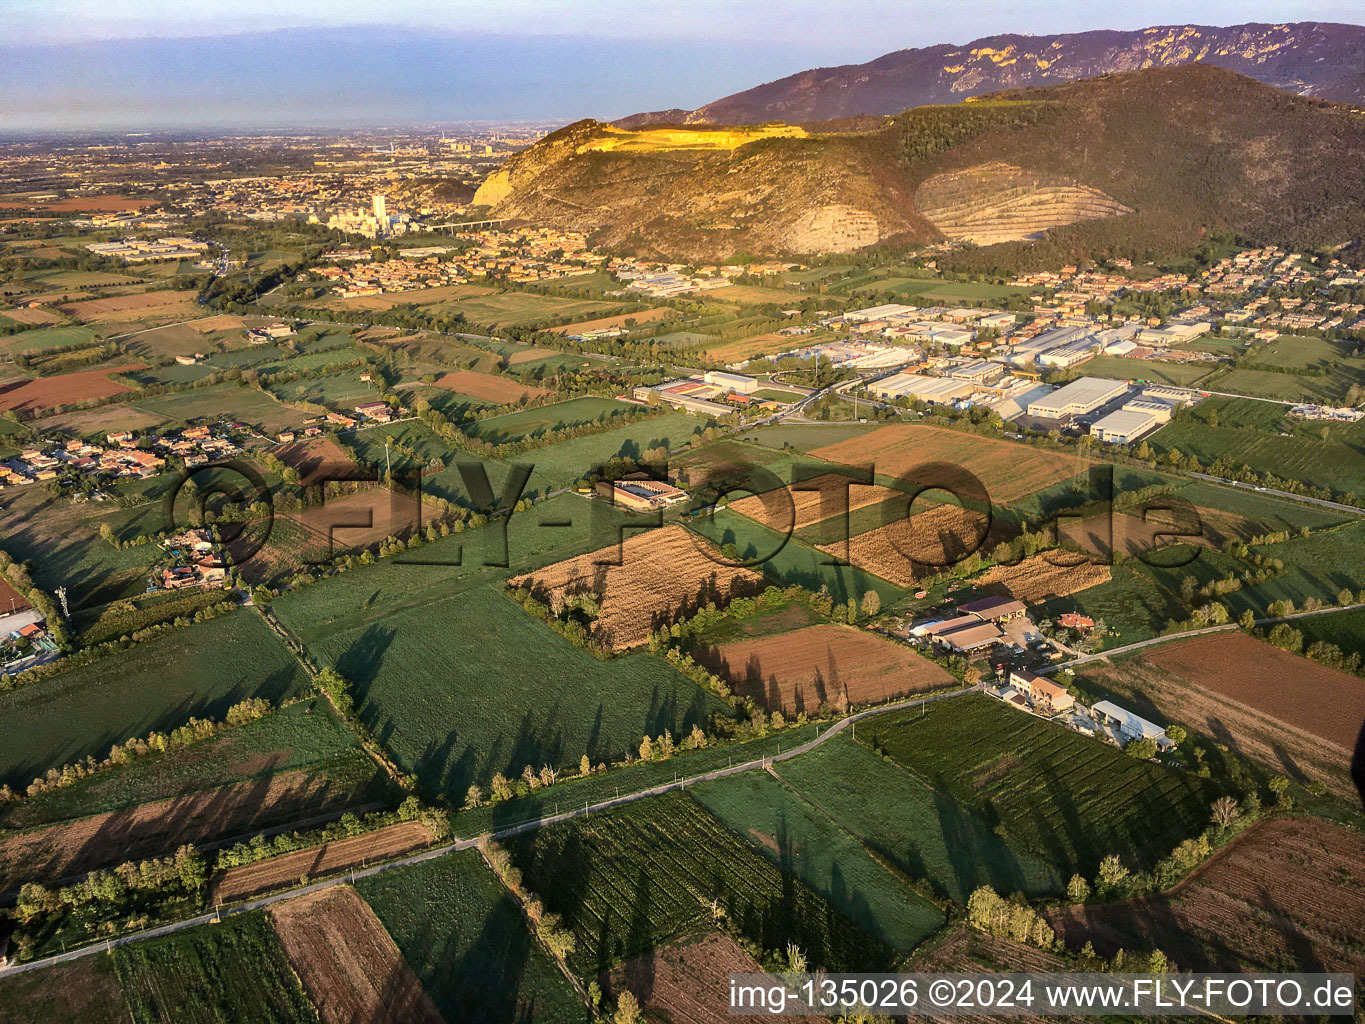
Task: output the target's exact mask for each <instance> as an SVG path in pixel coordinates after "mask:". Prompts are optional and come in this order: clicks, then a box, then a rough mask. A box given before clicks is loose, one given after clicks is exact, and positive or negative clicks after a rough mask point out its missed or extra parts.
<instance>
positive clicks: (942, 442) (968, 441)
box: [811, 424, 1090, 502]
mask: <svg viewBox="0 0 1365 1024" xmlns="http://www.w3.org/2000/svg"><path fill="white" fill-rule="evenodd" d="M811 454H812V455H814V456H815V457H816V458H820V459H826V460H828V461H829V462H835V463H842V464H843V465H848V466H853V465H865V464H866V463H868V462H872V463H873V464H874V465H875V466H876V471H877V473H878V474H880V475H882V476H891V477H897V478H907V477H908V478H909V479H910V480H911V481H912V482H914V483H916V484H927V483H933V482H935V481H932V480H929V479H927V478H925V479H920V478H919V477H917V476H916V474H914V473H913V472H912V471H913V470H914V469H915V468H916V467H918V466H924V465H927V464H929V463H932V462H946V463H949V464H950V465H953V466H957V467H961V468H963V469H967V470H970V471H971V473H972V474H974V475H975V476H976V478H977V479H978V480H980V481H981V483H982V485H984V487H985V488H986V493H987V494H989V495H990V498H991V500H992V501H998V502H1011V501H1016V500H1018V499H1019V498H1022V497H1024V496H1025V495H1028V494H1032V493H1033V492H1034V491H1040V490H1042V489H1043V488H1044V487H1048V486H1051V485H1052V484H1055V483H1060V482H1061V481H1063V480H1066V479H1068V478H1070V477H1073V476H1075V475H1076V474H1077V473H1082V472H1084V471H1085V469H1086V467H1088V466H1089V465H1090V462H1089V460H1087V459H1083V458H1080V457H1078V456H1074V455H1062V454H1059V453H1057V452H1050V451H1044V450H1042V449H1039V448H1033V447H1030V446H1028V445H1023V444H1015V443H1014V442H1012V441H999V440H996V439H995V438H990V437H980V436H978V435H976V434H968V433H964V432H963V431H959V430H947V429H945V428H942V427H925V426H919V425H908V424H906V425H896V426H890V427H882V428H881V429H880V430H874V431H873V432H872V433H870V434H863V435H862V436H860V437H852V438H849V439H848V440H846V441H840V442H838V443H837V444H831V445H826V446H825V447H823V448H816V449H815V450H814V451H812V452H811ZM962 497H964V498H965V497H968V495H962Z"/></svg>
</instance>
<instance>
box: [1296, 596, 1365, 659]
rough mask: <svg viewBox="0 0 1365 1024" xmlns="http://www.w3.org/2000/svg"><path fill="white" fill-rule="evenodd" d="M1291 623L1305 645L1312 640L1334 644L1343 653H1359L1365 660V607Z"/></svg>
mask: <svg viewBox="0 0 1365 1024" xmlns="http://www.w3.org/2000/svg"><path fill="white" fill-rule="evenodd" d="M1291 625H1292V626H1293V627H1294V628H1295V629H1297V630H1298V631H1299V632H1300V633H1302V634H1303V643H1304V646H1305V647H1308V646H1310V645H1311V644H1312V643H1313V642H1314V641H1316V640H1321V641H1323V642H1324V643H1329V644H1335V645H1336V646H1337V647H1339V648H1340V649H1341V650H1342V652H1343V653H1345V654H1359V655H1360V657H1361V660H1362V661H1365V608H1356V609H1354V610H1352V611H1348V612H1337V613H1334V614H1332V615H1312V616H1309V617H1307V618H1303V619H1295V620H1294V622H1293V623H1291Z"/></svg>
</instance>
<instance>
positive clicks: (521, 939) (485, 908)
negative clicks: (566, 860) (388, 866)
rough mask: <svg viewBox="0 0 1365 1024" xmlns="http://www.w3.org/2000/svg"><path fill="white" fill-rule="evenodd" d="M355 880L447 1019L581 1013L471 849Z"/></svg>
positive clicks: (560, 1021) (552, 1021)
mask: <svg viewBox="0 0 1365 1024" xmlns="http://www.w3.org/2000/svg"><path fill="white" fill-rule="evenodd" d="M356 888H357V890H358V891H359V892H360V895H361V896H363V897H364V898H365V900H366V902H368V903H369V904H370V906H371V907H373V908H374V912H375V913H376V914H377V915H378V916H379V920H380V921H382V922H383V924H384V927H385V928H386V929H388V932H389V934H390V935H392V936H393V940H394V942H395V943H396V944H397V945H398V949H399V951H400V952H401V953H402V954H403V958H404V959H405V960H407V962H408V964H409V966H411V967H412V969H413V972H414V973H415V974H416V975H417V978H418V980H419V981H421V983H422V986H423V988H425V989H426V990H427V994H428V995H430V996H431V998H432V1001H433V1002H435V1004H436V1008H437V1009H438V1010H440V1011H441V1013H442V1015H443V1016H444V1017H445V1019H446V1020H447V1021H452V1022H454V1021H460V1022H465V1021H468V1022H469V1024H502V1022H504V1021H530V1020H533V1019H534V1020H535V1021H536V1022H537V1024H540V1022H545V1024H579V1022H581V1021H583V1020H584V1019H585V1018H586V1016H587V1010H586V1008H585V1007H584V1005H583V1004H582V1002H581V1001H580V1000H579V998H578V994H577V993H576V992H575V991H574V990H573V987H572V986H571V985H570V984H569V982H568V981H567V980H566V979H565V977H564V975H563V974H561V973H560V972H559V968H558V967H556V966H555V964H554V962H553V961H552V960H551V959H550V958H549V956H548V955H547V954H546V953H545V952H544V951H543V950H542V949H541V947H540V946H539V945H537V943H536V941H535V940H534V939H533V938H532V937H531V933H530V932H529V931H528V930H527V925H526V918H525V917H524V915H523V914H522V910H521V908H520V907H519V906H518V905H517V903H516V902H515V901H514V900H513V899H512V897H511V896H509V895H508V894H507V892H506V890H505V889H503V887H502V885H501V883H500V882H498V880H497V878H495V877H494V875H493V873H492V872H491V871H489V870H488V868H487V867H486V866H485V865H484V863H483V861H482V860H480V858H479V855H478V854H477V853H475V852H474V851H473V850H467V851H464V852H462V853H452V854H447V855H446V856H444V857H439V858H437V859H436V860H431V861H427V862H426V863H424V864H418V865H416V866H414V867H407V868H401V869H399V870H397V871H386V872H384V873H383V874H381V875H375V876H373V877H371V878H364V879H361V880H360V882H359V883H358V884H357V885H356Z"/></svg>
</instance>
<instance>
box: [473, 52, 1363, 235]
mask: <svg viewBox="0 0 1365 1024" xmlns="http://www.w3.org/2000/svg"><path fill="white" fill-rule="evenodd" d="M875 124H876V127H875V128H873V129H871V130H864V131H850V130H848V126H847V125H846V124H839V125H837V126H831V127H832V128H837V130H824V129H823V127H822V125H821V124H819V123H807V124H805V125H803V127H802V128H801V129H794V128H789V127H786V126H781V125H765V126H762V127H754V128H748V129H741V128H734V127H731V128H725V129H718V128H709V127H707V126H700V125H698V126H693V127H692V129H691V130H690V131H689V130H685V129H682V128H678V127H674V128H669V129H658V128H647V129H642V130H639V131H624V130H622V129H620V128H619V127H613V126H610V125H605V124H602V123H600V122H597V121H592V120H586V121H579V122H577V123H575V124H572V125H569V126H568V127H566V128H563V129H561V130H560V131H558V132H555V133H554V134H552V135H550V136H547V137H546V138H545V139H543V140H542V141H540V142H539V143H537V144H536V145H535V146H533V147H531V148H530V149H529V150H526V151H525V152H523V153H520V154H518V155H516V156H515V157H513V158H512V159H511V160H509V161H508V162H507V164H506V165H505V167H504V168H503V169H502V170H501V171H500V172H499V173H498V174H497V175H495V176H494V177H493V178H491V179H489V181H488V182H486V183H485V184H484V186H483V187H482V188H481V189H480V190H479V194H478V195H477V196H476V197H475V201H476V202H477V203H480V204H482V205H486V206H489V207H492V208H493V211H494V214H495V215H496V216H500V217H512V218H521V219H525V220H528V221H533V222H536V223H539V224H545V225H553V226H558V227H563V228H571V229H576V230H582V231H587V232H590V233H592V234H593V235H594V236H595V239H596V240H597V241H598V242H600V243H602V244H606V245H614V246H621V247H626V248H630V249H632V250H634V251H638V252H642V253H656V254H662V255H668V256H677V257H692V258H700V259H716V258H723V257H725V256H728V255H730V254H733V253H735V252H751V253H773V254H779V253H786V254H802V253H813V252H837V251H850V250H854V249H859V248H863V247H866V246H869V245H874V244H877V243H882V242H888V241H891V242H897V243H901V242H904V243H912V244H913V243H924V242H932V241H939V240H943V239H965V240H971V241H975V242H977V243H978V244H983V245H984V244H990V243H995V242H1002V241H1008V240H1011V239H1017V240H1031V239H1036V238H1038V237H1040V235H1041V234H1042V233H1044V232H1048V231H1050V230H1054V229H1059V228H1066V227H1067V226H1068V225H1074V227H1070V228H1067V230H1068V231H1069V232H1071V233H1073V234H1075V236H1076V238H1077V239H1078V242H1077V244H1078V245H1082V246H1086V247H1090V248H1110V249H1115V250H1116V251H1120V250H1121V249H1122V248H1123V247H1125V246H1126V247H1129V248H1136V249H1138V250H1139V251H1147V250H1149V249H1151V248H1152V247H1157V248H1170V247H1181V246H1192V245H1195V244H1197V243H1198V241H1199V239H1200V238H1201V237H1202V236H1203V234H1204V233H1205V232H1206V231H1208V230H1210V229H1219V230H1231V231H1235V232H1238V233H1240V234H1243V235H1245V236H1247V237H1249V238H1255V239H1259V240H1264V241H1271V242H1277V243H1280V244H1284V245H1290V246H1304V245H1315V244H1328V243H1340V242H1347V241H1350V240H1352V239H1356V238H1359V237H1360V236H1361V234H1362V226H1365V225H1362V220H1365V182H1362V179H1361V178H1360V175H1359V174H1358V173H1356V171H1355V168H1357V167H1358V166H1359V163H1360V160H1361V158H1362V156H1365V117H1363V116H1362V115H1361V114H1360V113H1359V112H1357V111H1353V110H1351V109H1350V108H1348V107H1345V106H1342V105H1338V104H1331V103H1325V102H1322V101H1318V100H1313V99H1308V98H1303V97H1298V96H1294V95H1291V94H1289V93H1286V92H1282V91H1279V90H1276V89H1272V88H1270V87H1268V86H1265V85H1261V84H1259V83H1257V82H1254V81H1252V80H1251V79H1249V78H1246V77H1244V76H1241V75H1237V74H1233V73H1231V72H1228V71H1224V70H1220V69H1217V68H1213V67H1208V66H1199V65H1196V66H1190V67H1183V68H1171V69H1150V70H1146V71H1137V72H1129V73H1125V74H1118V75H1110V76H1105V77H1102V78H1097V79H1088V80H1085V81H1081V82H1075V83H1070V84H1066V85H1059V86H1051V87H1048V88H1041V89H1019V90H1011V91H1006V92H1000V93H996V94H994V95H992V96H990V97H985V98H979V99H974V100H973V101H971V102H969V103H964V104H957V105H952V106H937V107H920V108H917V109H914V110H909V111H906V112H904V113H901V114H898V115H896V116H894V117H889V118H881V119H878V120H877V121H876V122H875Z"/></svg>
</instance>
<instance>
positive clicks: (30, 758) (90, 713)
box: [0, 611, 308, 786]
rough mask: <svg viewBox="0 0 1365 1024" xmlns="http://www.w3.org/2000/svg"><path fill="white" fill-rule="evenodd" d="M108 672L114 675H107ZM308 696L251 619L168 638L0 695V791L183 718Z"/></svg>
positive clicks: (293, 666)
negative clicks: (260, 700)
mask: <svg viewBox="0 0 1365 1024" xmlns="http://www.w3.org/2000/svg"><path fill="white" fill-rule="evenodd" d="M115 666H117V667H115ZM307 687H308V679H307V677H306V676H305V675H304V672H303V670H302V669H301V668H300V667H299V665H298V662H296V661H295V660H294V658H293V656H292V655H291V654H290V653H289V651H288V650H287V649H286V648H285V646H284V644H283V643H282V642H281V641H280V640H279V639H278V638H277V637H276V636H275V635H274V634H273V633H272V632H271V631H270V629H269V627H268V626H266V625H265V623H264V622H262V621H261V619H260V617H259V616H257V615H256V614H255V613H254V612H250V611H239V612H234V613H232V614H230V615H224V616H222V617H220V618H217V619H213V620H211V621H209V622H205V623H201V624H199V625H196V626H188V627H186V628H184V629H179V630H176V631H174V632H172V633H169V634H167V635H166V636H163V637H159V638H157V639H155V640H150V641H147V642H145V643H142V644H138V645H137V646H136V647H134V648H132V649H131V650H129V651H126V652H124V653H123V654H120V655H117V660H116V661H115V660H114V659H113V658H112V657H111V658H107V659H104V660H100V661H96V662H93V663H91V664H88V665H82V666H80V667H78V668H73V669H71V670H69V671H67V672H63V673H61V674H60V675H58V676H55V677H53V678H51V679H44V680H42V681H40V682H36V683H29V684H28V685H26V686H22V687H19V688H18V689H16V690H12V691H10V692H8V693H0V783H8V784H10V785H12V786H13V785H20V784H23V785H27V784H28V783H29V782H30V781H31V780H32V779H33V778H34V777H35V776H37V775H40V774H42V773H43V772H45V771H46V770H47V769H49V768H57V767H61V766H62V765H65V764H70V763H72V762H74V761H77V760H80V759H83V758H85V757H86V756H94V757H96V758H103V757H105V756H106V755H107V754H108V753H109V748H110V747H111V746H112V745H113V744H115V743H122V742H123V741H124V740H127V739H129V738H131V737H135V736H146V735H147V733H149V732H151V731H152V730H154V729H155V730H167V729H172V728H175V727H176V726H179V725H183V724H184V723H185V721H186V720H187V719H189V718H190V717H191V716H194V717H198V718H206V717H207V718H222V716H223V714H224V713H225V712H226V711H227V709H228V708H229V707H230V706H232V705H233V704H235V703H237V702H238V701H241V700H244V699H246V698H247V697H264V698H265V699H267V700H270V701H274V702H278V701H281V700H283V699H284V698H286V697H291V696H296V695H298V694H300V693H302V692H304V691H305V690H306V689H307Z"/></svg>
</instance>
